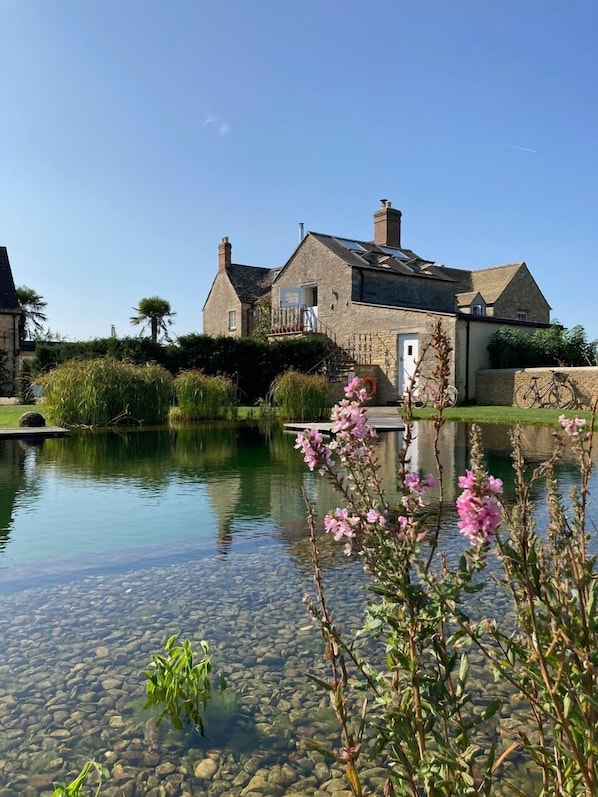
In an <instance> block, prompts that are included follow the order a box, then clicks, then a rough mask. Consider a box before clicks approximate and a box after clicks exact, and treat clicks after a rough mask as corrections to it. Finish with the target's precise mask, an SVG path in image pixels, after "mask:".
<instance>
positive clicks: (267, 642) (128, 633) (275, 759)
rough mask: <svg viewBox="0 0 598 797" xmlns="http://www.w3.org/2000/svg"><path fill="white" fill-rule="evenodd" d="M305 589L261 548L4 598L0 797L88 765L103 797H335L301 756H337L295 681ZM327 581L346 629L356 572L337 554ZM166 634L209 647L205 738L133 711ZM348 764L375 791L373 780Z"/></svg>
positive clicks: (326, 763) (274, 552)
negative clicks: (213, 675) (98, 772)
mask: <svg viewBox="0 0 598 797" xmlns="http://www.w3.org/2000/svg"><path fill="white" fill-rule="evenodd" d="M265 573H267V577H263V578H259V577H258V576H259V574H265ZM310 582H311V574H305V575H303V576H302V575H301V574H299V572H298V569H297V568H296V566H295V564H294V563H293V562H292V560H290V559H287V558H285V557H284V556H282V555H281V551H280V548H279V547H278V546H263V547H262V548H258V549H257V550H254V551H247V550H245V551H244V552H239V553H235V552H234V551H231V552H229V554H228V555H227V557H226V559H221V558H217V557H214V558H204V559H200V560H195V561H187V562H178V563H175V564H172V565H168V566H158V567H155V566H152V567H147V568H145V569H140V570H129V571H121V572H114V573H112V574H104V575H94V576H81V577H73V576H72V575H71V576H70V577H69V580H67V581H65V583H63V584H60V585H40V586H35V585H33V586H28V587H27V588H24V589H22V590H21V591H17V592H15V593H14V594H7V595H3V596H2V612H1V613H0V635H1V637H2V639H3V656H2V659H1V660H0V714H1V716H2V727H3V731H2V734H1V735H0V797H5V795H15V794H18V795H20V796H22V797H49V795H51V793H52V784H53V782H55V781H59V780H68V779H69V778H71V779H72V778H73V777H74V776H75V775H76V774H77V772H79V770H80V769H81V767H82V766H83V764H84V763H85V761H87V760H89V759H91V758H93V759H95V760H97V761H98V762H99V763H101V764H104V765H106V766H107V767H108V769H109V771H110V773H111V779H110V781H108V783H107V784H106V785H105V786H104V787H103V788H102V791H101V795H102V797H123V795H124V797H195V796H196V795H197V796H198V797H199V795H202V797H240V796H241V795H242V797H287V795H289V797H291V796H292V797H345V795H347V797H350V795H351V791H350V789H349V788H348V785H347V782H346V779H345V775H344V768H343V767H342V766H341V765H337V764H336V763H335V762H334V761H332V759H330V758H325V757H324V756H323V755H322V754H321V753H319V752H314V751H311V750H309V749H308V748H307V746H306V745H305V739H313V740H316V741H317V742H318V743H320V744H321V745H323V746H324V747H327V748H328V749H337V748H338V747H339V733H338V728H337V726H336V722H335V719H334V716H333V712H332V709H331V708H330V700H329V696H328V694H326V693H325V692H324V690H322V689H319V688H317V687H316V686H315V684H314V683H313V682H311V681H310V680H309V678H308V677H307V673H311V674H313V675H316V676H317V677H319V678H326V677H328V670H327V663H326V662H325V661H324V659H323V656H322V649H321V638H320V635H319V633H318V631H317V629H315V628H313V627H312V626H311V625H310V622H309V619H308V616H307V614H306V612H305V610H304V608H303V606H302V600H301V599H302V597H303V594H304V592H305V591H306V590H309V589H310V587H311V583H310ZM326 584H327V589H328V590H329V593H330V596H331V602H332V603H333V604H334V607H335V611H336V614H337V620H338V622H339V623H340V624H341V625H342V627H344V628H345V629H350V628H356V627H358V626H359V624H360V622H361V616H362V608H363V604H364V596H365V589H364V575H363V572H362V568H361V563H360V562H352V561H347V560H345V559H344V557H343V559H342V564H340V565H339V566H338V567H332V568H330V569H329V570H328V572H327V573H326ZM148 607H152V611H151V612H149V611H148ZM494 610H496V605H494ZM17 617H18V622H15V618H17ZM177 632H180V633H181V635H182V636H183V637H185V638H188V639H190V640H191V641H192V642H194V643H195V645H198V643H199V640H200V639H206V640H208V642H209V644H210V648H211V651H212V656H213V668H214V672H218V671H222V672H223V674H224V675H225V677H226V679H227V682H228V688H227V690H225V692H224V693H223V699H222V700H219V698H218V697H217V696H214V697H213V699H212V701H211V703H210V704H209V705H208V711H207V713H206V738H202V737H201V736H199V734H197V733H195V732H193V731H192V730H189V731H186V732H180V731H173V730H172V729H171V728H170V727H169V725H168V723H167V722H166V721H164V722H163V723H161V724H160V725H158V724H157V723H156V717H155V716H153V715H149V714H148V712H145V711H144V710H143V706H144V704H145V679H144V675H143V672H144V670H145V669H147V666H148V663H149V661H150V657H151V654H152V652H154V651H156V650H161V649H162V648H163V645H164V642H165V640H166V639H167V637H168V636H170V635H171V634H173V633H177ZM369 739H370V740H371V736H370V737H369ZM367 741H368V740H367V739H366V746H367ZM361 765H362V767H363V768H362V776H363V780H364V783H365V784H366V786H367V788H368V789H369V792H370V793H371V794H381V793H382V789H383V781H384V771H383V770H382V769H380V768H379V767H377V766H376V765H375V763H370V762H369V761H367V759H366V758H365V757H364V759H363V761H362V762H361Z"/></svg>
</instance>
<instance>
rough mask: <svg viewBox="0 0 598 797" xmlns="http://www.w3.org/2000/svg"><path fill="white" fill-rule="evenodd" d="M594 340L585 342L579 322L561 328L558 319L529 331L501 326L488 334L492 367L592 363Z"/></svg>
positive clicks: (594, 347) (594, 359)
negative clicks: (542, 327)
mask: <svg viewBox="0 0 598 797" xmlns="http://www.w3.org/2000/svg"><path fill="white" fill-rule="evenodd" d="M596 349H597V342H596V341H592V342H588V340H587V338H586V333H585V331H584V329H583V327H581V326H575V327H573V328H572V329H565V328H564V327H562V326H561V325H560V324H558V323H554V324H551V325H550V326H549V327H547V328H546V329H537V330H536V331H535V332H533V333H532V334H529V333H526V332H523V331H521V330H519V329H512V328H510V327H504V328H503V329H500V330H499V331H498V332H495V333H494V335H492V337H491V338H490V343H489V344H488V352H489V354H490V363H491V366H492V368H526V367H534V366H547V365H548V366H551V365H560V366H583V365H596Z"/></svg>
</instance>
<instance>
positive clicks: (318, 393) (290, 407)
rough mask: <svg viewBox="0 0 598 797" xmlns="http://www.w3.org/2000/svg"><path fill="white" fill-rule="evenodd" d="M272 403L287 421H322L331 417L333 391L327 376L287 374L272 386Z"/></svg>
mask: <svg viewBox="0 0 598 797" xmlns="http://www.w3.org/2000/svg"><path fill="white" fill-rule="evenodd" d="M270 399H271V401H272V403H273V404H274V405H275V406H276V407H278V415H279V417H280V418H281V419H282V420H285V421H319V420H324V419H326V418H329V417H330V406H331V404H330V390H329V386H328V382H327V380H326V379H325V378H324V377H323V376H316V375H311V374H302V373H300V372H299V371H286V372H285V373H284V374H281V375H280V376H278V377H276V379H275V380H274V382H273V383H272V387H271V388H270Z"/></svg>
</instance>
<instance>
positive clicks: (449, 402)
mask: <svg viewBox="0 0 598 797" xmlns="http://www.w3.org/2000/svg"><path fill="white" fill-rule="evenodd" d="M457 401H459V391H458V390H457V388H456V387H455V386H454V385H448V387H447V388H446V390H445V391H444V403H445V406H447V407H454V406H455V404H456V403H457Z"/></svg>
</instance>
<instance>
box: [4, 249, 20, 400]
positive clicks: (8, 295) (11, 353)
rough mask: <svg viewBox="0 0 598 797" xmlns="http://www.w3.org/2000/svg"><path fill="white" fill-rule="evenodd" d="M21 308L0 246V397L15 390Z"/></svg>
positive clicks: (8, 265)
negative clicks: (0, 360) (1, 366)
mask: <svg viewBox="0 0 598 797" xmlns="http://www.w3.org/2000/svg"><path fill="white" fill-rule="evenodd" d="M22 315H23V311H22V308H21V306H20V304H19V300H18V299H17V292H16V289H15V283H14V279H13V276H12V269H11V267H10V260H9V259H8V251H7V249H6V247H5V246H0V357H3V358H4V362H3V368H2V369H0V373H1V374H2V376H3V377H4V379H3V382H4V384H3V385H2V386H0V390H1V391H2V395H4V394H5V393H6V394H8V395H13V393H14V392H15V390H16V378H17V373H18V359H19V354H20V349H21V330H22V323H21V318H22Z"/></svg>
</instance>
